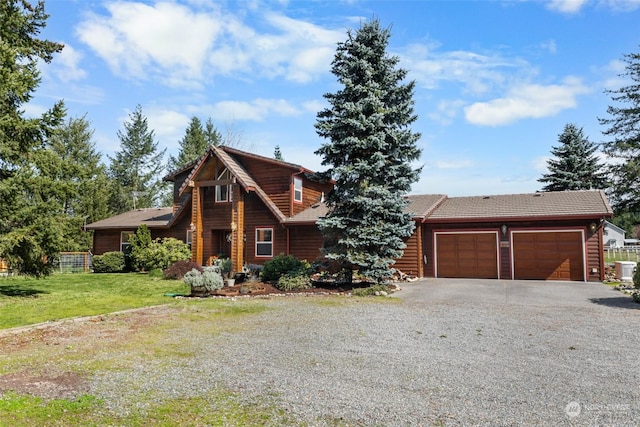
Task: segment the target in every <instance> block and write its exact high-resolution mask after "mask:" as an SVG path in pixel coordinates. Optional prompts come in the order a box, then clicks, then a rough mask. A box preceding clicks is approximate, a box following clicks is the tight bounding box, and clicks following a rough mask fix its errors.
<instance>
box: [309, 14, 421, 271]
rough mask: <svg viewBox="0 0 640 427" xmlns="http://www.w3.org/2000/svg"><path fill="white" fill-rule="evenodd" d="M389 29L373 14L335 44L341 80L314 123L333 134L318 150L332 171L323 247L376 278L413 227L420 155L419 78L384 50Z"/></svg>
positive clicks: (396, 254)
mask: <svg viewBox="0 0 640 427" xmlns="http://www.w3.org/2000/svg"><path fill="white" fill-rule="evenodd" d="M390 36H391V32H390V30H388V29H381V28H380V23H379V21H377V20H374V21H372V22H369V23H365V24H363V25H362V26H361V27H360V29H359V30H357V31H356V32H353V31H351V30H350V31H348V32H347V40H346V41H345V42H341V43H339V44H338V47H337V51H336V55H335V58H334V60H333V62H332V72H333V74H334V75H335V76H336V77H337V79H338V82H339V83H340V84H341V85H342V88H341V89H340V90H339V91H337V92H336V93H328V94H325V95H324V97H325V98H326V99H327V101H328V102H329V104H330V107H329V108H327V109H325V110H323V111H320V112H319V113H318V117H317V121H316V125H315V126H316V131H317V133H318V135H319V136H321V137H322V138H325V139H327V140H328V142H325V143H324V144H322V146H321V148H320V149H318V150H317V151H316V154H318V155H320V156H321V157H322V158H323V160H322V164H323V165H325V166H329V169H328V170H327V171H325V172H324V175H325V176H327V177H332V178H333V179H335V183H336V185H335V190H334V191H332V192H331V193H330V194H329V195H328V196H327V200H326V202H327V205H328V207H329V213H328V215H327V216H326V217H325V218H322V219H321V220H320V221H319V223H318V226H319V227H320V229H321V231H322V232H323V234H324V237H325V246H324V248H323V251H324V254H325V255H326V256H327V258H329V259H333V260H335V261H337V262H339V263H341V264H342V265H343V266H344V267H345V268H347V269H348V270H352V269H358V270H359V271H360V273H361V274H363V275H365V276H367V277H368V278H370V279H372V280H373V281H375V282H384V281H386V280H387V279H388V278H389V277H390V276H391V275H392V274H393V271H394V270H393V267H392V265H393V264H394V263H395V261H394V260H395V259H397V258H399V257H401V256H402V254H403V250H404V248H405V247H406V245H405V243H404V239H405V238H407V237H409V236H410V235H411V233H412V232H413V230H414V227H415V225H414V222H413V220H412V216H411V214H409V213H406V212H405V208H406V206H407V203H408V202H407V200H406V198H405V195H406V194H407V193H408V192H409V191H410V189H411V184H412V183H414V182H416V181H417V180H418V176H419V172H420V171H419V170H416V169H413V168H412V166H411V162H413V161H415V160H417V159H418V158H419V157H420V150H419V149H418V148H417V146H416V143H417V141H418V140H419V138H420V134H418V133H415V132H412V131H411V129H410V127H409V126H410V125H411V124H412V123H413V122H415V121H416V119H417V116H416V115H415V114H414V111H413V104H414V101H413V99H412V97H413V91H414V87H415V82H413V81H411V82H408V83H403V81H404V79H405V77H406V76H407V71H406V70H404V69H402V68H398V67H397V65H398V62H399V58H398V57H395V56H389V55H388V54H387V52H386V49H387V45H388V43H389V37H390Z"/></svg>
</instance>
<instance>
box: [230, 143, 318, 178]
mask: <svg viewBox="0 0 640 427" xmlns="http://www.w3.org/2000/svg"><path fill="white" fill-rule="evenodd" d="M218 148H221V149H222V150H223V151H225V152H227V153H229V154H237V155H240V156H247V157H253V158H255V159H259V160H262V161H264V162H268V163H272V164H275V165H278V166H286V167H288V168H290V169H294V170H296V171H297V172H298V173H303V172H306V173H315V171H312V170H311V169H307V168H305V167H304V166H300V165H298V164H295V163H289V162H285V161H284V160H278V159H273V158H271V157H266V156H261V155H259V154H255V153H249V152H247V151H242V150H239V149H237V148H233V147H229V146H226V145H221V146H219V147H218Z"/></svg>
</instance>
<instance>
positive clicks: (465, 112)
mask: <svg viewBox="0 0 640 427" xmlns="http://www.w3.org/2000/svg"><path fill="white" fill-rule="evenodd" d="M46 11H47V12H48V13H49V14H50V18H49V20H48V23H47V27H46V28H45V30H44V31H43V33H42V36H43V37H45V38H47V39H51V40H55V41H59V42H62V43H64V44H65V49H64V50H63V52H62V53H61V54H59V55H57V56H56V57H55V59H54V61H53V62H52V63H51V64H50V65H43V66H42V67H41V71H42V83H41V85H40V87H39V89H38V91H37V93H36V96H35V98H34V99H33V101H32V102H31V103H30V105H28V106H27V108H26V110H27V113H28V114H37V113H39V112H42V111H44V109H46V108H48V107H50V106H51V105H53V103H54V102H55V101H56V100H59V99H64V100H65V103H66V106H67V108H68V112H69V115H70V116H72V117H80V116H83V115H85V114H86V116H87V118H88V119H89V121H90V122H91V124H92V127H93V128H94V129H95V134H94V140H95V143H96V148H97V150H98V151H100V152H101V153H103V155H105V163H106V162H107V161H108V159H107V158H106V155H113V153H114V152H116V151H118V150H119V140H118V137H117V132H118V130H122V128H123V127H122V124H123V122H124V121H125V120H127V118H128V115H129V113H130V112H131V111H133V110H134V109H135V107H136V105H138V104H140V105H141V106H142V110H143V114H144V115H146V116H147V118H148V120H149V125H150V128H151V129H153V130H154V132H155V137H156V140H157V141H158V143H159V147H160V148H167V153H168V154H169V153H170V154H174V155H175V154H177V151H178V142H179V140H180V139H181V138H182V137H183V135H184V132H185V129H186V127H187V124H188V123H189V120H190V118H191V117H192V116H198V117H199V118H200V119H201V120H202V121H203V122H204V121H205V120H206V119H207V118H208V117H211V118H212V119H213V122H214V124H215V125H216V127H217V128H218V130H220V131H221V133H222V134H223V135H224V136H225V137H228V138H230V139H232V140H234V141H236V142H240V143H241V147H240V148H242V149H245V150H247V151H251V152H255V153H257V154H261V155H265V156H272V155H273V152H274V148H275V146H276V145H278V146H280V150H281V152H282V154H283V156H284V159H285V160H287V161H289V162H292V163H297V164H301V165H303V166H305V167H307V168H310V169H313V170H323V169H324V167H323V166H322V165H321V159H320V158H319V157H317V156H316V155H315V154H314V151H315V150H316V149H318V148H319V147H320V144H321V143H322V142H323V140H322V139H321V138H319V137H318V136H317V135H316V133H315V128H314V123H315V120H316V113H317V112H318V111H320V110H321V109H323V108H324V107H325V106H326V105H327V104H326V103H325V101H324V98H323V94H324V93H327V92H335V91H336V90H338V89H339V87H338V86H337V83H336V79H335V76H333V75H332V74H331V72H330V66H331V61H332V59H333V57H334V54H335V47H336V43H337V42H339V41H343V40H345V39H346V32H347V30H348V29H357V28H359V26H360V23H361V22H364V21H366V20H370V19H372V18H373V17H375V18H378V19H379V20H380V22H381V24H382V26H384V27H390V28H391V33H392V35H391V40H390V44H389V48H388V51H389V53H390V54H392V55H397V56H399V57H400V59H401V60H400V66H401V67H402V68H405V69H407V70H409V78H410V79H412V80H415V81H416V90H415V93H414V100H415V112H416V113H417V115H418V117H419V118H418V120H417V122H416V123H414V125H413V127H412V128H413V130H415V131H417V132H420V133H421V134H422V138H421V139H420V141H419V146H420V148H421V149H422V157H421V159H420V162H419V163H418V164H417V165H423V169H422V174H421V178H420V181H419V182H418V183H416V184H414V186H413V191H412V192H413V193H416V194H426V193H442V194H448V195H450V196H464V195H483V194H510V193H527V192H534V191H536V190H539V189H540V188H541V184H540V183H538V182H537V179H538V178H540V176H541V175H542V174H543V173H545V172H546V160H547V159H548V156H549V155H550V151H551V148H552V147H553V146H556V145H558V134H559V133H560V132H562V130H563V128H564V125H565V124H567V123H574V124H576V125H577V126H579V127H582V128H583V129H584V132H585V134H586V136H587V137H588V138H589V139H590V140H591V141H593V142H597V143H599V142H602V141H603V139H604V137H603V136H602V131H603V128H602V127H601V126H600V125H599V124H598V117H606V109H607V106H608V105H609V104H610V103H611V100H610V97H609V96H608V95H606V94H605V93H604V90H605V89H617V88H619V87H621V86H622V85H623V84H624V83H625V82H624V80H622V79H621V78H620V77H619V74H620V73H622V72H623V71H624V64H623V63H622V61H621V59H622V57H623V54H628V53H634V52H638V51H640V31H639V28H640V27H639V24H638V23H639V22H640V0H633V1H616V0H593V1H584V0H555V1H549V2H542V1H359V0H349V1H340V0H338V1H336V0H332V1H259V0H258V1H209V0H184V1H157V2H155V1H95V0H47V1H46ZM604 160H606V159H603V161H604Z"/></svg>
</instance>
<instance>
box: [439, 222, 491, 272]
mask: <svg viewBox="0 0 640 427" xmlns="http://www.w3.org/2000/svg"><path fill="white" fill-rule="evenodd" d="M435 249H436V250H435V254H436V268H437V271H436V277H451V278H478V279H497V278H498V234H497V233H496V232H493V231H492V232H479V233H435Z"/></svg>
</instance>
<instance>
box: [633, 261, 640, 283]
mask: <svg viewBox="0 0 640 427" xmlns="http://www.w3.org/2000/svg"><path fill="white" fill-rule="evenodd" d="M633 285H634V286H635V288H636V289H640V268H638V267H637V266H636V268H635V270H634V271H633Z"/></svg>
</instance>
